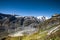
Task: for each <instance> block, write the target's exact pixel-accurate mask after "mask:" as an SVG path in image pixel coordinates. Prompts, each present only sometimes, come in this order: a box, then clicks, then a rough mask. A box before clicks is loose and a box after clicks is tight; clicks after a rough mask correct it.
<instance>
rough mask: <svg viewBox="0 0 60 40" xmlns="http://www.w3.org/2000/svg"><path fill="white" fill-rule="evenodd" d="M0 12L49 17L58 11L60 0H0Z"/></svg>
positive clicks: (59, 11)
mask: <svg viewBox="0 0 60 40" xmlns="http://www.w3.org/2000/svg"><path fill="white" fill-rule="evenodd" d="M0 12H1V13H5V14H14V13H15V14H17V15H22V16H47V17H49V16H51V15H53V14H55V13H60V0H0Z"/></svg>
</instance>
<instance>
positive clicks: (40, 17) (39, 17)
mask: <svg viewBox="0 0 60 40" xmlns="http://www.w3.org/2000/svg"><path fill="white" fill-rule="evenodd" d="M42 17H45V16H38V17H37V18H38V19H42ZM45 19H46V20H47V19H49V17H45Z"/></svg>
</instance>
